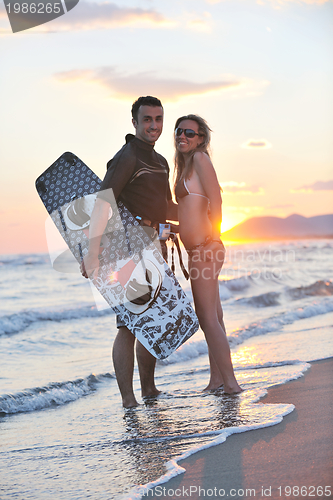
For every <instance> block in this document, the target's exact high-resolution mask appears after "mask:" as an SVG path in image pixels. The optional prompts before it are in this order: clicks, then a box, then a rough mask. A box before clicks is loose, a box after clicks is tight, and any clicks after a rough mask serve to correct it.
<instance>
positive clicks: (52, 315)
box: [0, 305, 112, 336]
mask: <svg viewBox="0 0 333 500" xmlns="http://www.w3.org/2000/svg"><path fill="white" fill-rule="evenodd" d="M111 313H112V309H110V308H109V309H104V310H102V311H99V310H97V308H96V306H92V305H89V306H81V307H79V306H78V307H76V308H75V309H65V308H62V309H59V310H56V309H30V310H24V311H21V312H19V313H15V314H9V315H5V316H0V336H1V335H6V334H13V333H19V332H22V331H23V330H25V329H26V328H28V326H29V325H31V324H32V323H36V322H37V321H64V320H72V319H80V318H91V317H95V316H105V315H107V314H111Z"/></svg>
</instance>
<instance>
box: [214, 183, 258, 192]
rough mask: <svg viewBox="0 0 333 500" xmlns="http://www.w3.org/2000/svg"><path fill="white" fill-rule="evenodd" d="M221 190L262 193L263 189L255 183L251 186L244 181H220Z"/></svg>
mask: <svg viewBox="0 0 333 500" xmlns="http://www.w3.org/2000/svg"><path fill="white" fill-rule="evenodd" d="M221 186H222V189H223V192H224V193H226V194H228V193H232V194H260V195H261V194H264V189H263V188H262V187H260V186H258V185H257V184H253V185H252V186H247V185H246V183H245V182H235V181H229V182H222V183H221Z"/></svg>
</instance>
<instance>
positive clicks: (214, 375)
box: [204, 281, 226, 391]
mask: <svg viewBox="0 0 333 500" xmlns="http://www.w3.org/2000/svg"><path fill="white" fill-rule="evenodd" d="M216 312H217V319H218V322H219V323H220V325H221V327H222V329H223V331H224V332H226V329H225V326H224V321H223V310H222V306H221V299H220V289H219V284H218V281H217V283H216ZM208 357H209V365H210V380H209V383H208V385H207V387H205V389H204V391H210V390H214V389H217V388H219V387H221V386H222V385H223V384H224V381H223V377H222V373H221V372H220V370H219V368H218V366H217V364H216V363H215V359H214V357H213V355H212V353H211V352H210V349H209V348H208Z"/></svg>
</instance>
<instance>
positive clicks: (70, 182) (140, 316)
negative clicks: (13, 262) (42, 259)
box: [36, 153, 199, 359]
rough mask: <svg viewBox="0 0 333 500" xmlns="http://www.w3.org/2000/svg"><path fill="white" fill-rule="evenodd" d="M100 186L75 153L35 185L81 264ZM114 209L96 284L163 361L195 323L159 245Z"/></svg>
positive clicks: (128, 216)
mask: <svg viewBox="0 0 333 500" xmlns="http://www.w3.org/2000/svg"><path fill="white" fill-rule="evenodd" d="M100 186H101V180H100V179H99V178H98V177H97V176H96V175H95V174H94V173H93V172H92V171H91V170H90V169H89V168H88V167H87V165H85V164H84V163H83V162H82V161H81V160H80V159H79V158H78V157H77V156H75V155H74V154H73V153H64V154H63V155H61V156H60V157H59V158H58V159H57V160H56V161H55V162H54V163H53V164H52V165H51V166H50V167H49V168H48V169H47V170H46V171H45V172H43V174H42V175H40V176H39V177H38V179H37V180H36V189H37V191H38V194H39V196H40V198H41V200H42V202H43V204H44V206H45V208H46V210H47V211H48V213H49V215H50V217H51V219H52V220H53V222H54V224H55V225H56V227H57V229H58V230H59V232H60V234H61V235H62V237H63V238H64V240H65V242H66V243H67V245H68V247H69V249H70V250H71V252H72V254H73V255H74V257H75V259H76V260H77V262H79V263H80V262H81V260H82V258H83V256H84V255H85V254H86V253H87V251H88V245H89V216H87V212H89V207H90V213H91V210H92V207H93V204H94V201H95V197H96V193H97V192H98V191H99V190H100ZM82 207H83V210H82ZM87 207H88V209H87ZM111 208H112V212H111V211H110V218H109V221H108V224H107V227H106V230H105V232H104V234H103V237H102V243H101V251H100V255H99V260H100V268H99V273H98V277H97V278H96V279H93V283H94V285H95V286H96V288H97V290H98V291H99V292H100V293H101V294H102V296H103V297H104V299H105V300H106V301H107V302H108V304H109V305H110V307H111V308H112V309H113V310H114V311H115V312H116V313H117V314H118V316H119V317H120V319H121V320H122V321H123V322H124V323H125V324H126V326H127V327H128V329H129V330H130V331H131V332H132V333H133V334H134V335H135V337H136V338H137V339H138V340H139V341H140V342H141V343H142V344H143V345H144V347H146V349H147V350H148V351H149V352H151V354H153V356H155V357H156V358H159V359H164V358H166V357H168V356H169V355H170V354H171V353H172V352H173V351H175V350H176V349H177V348H178V347H179V346H180V345H182V344H183V343H184V342H185V341H186V340H188V339H189V338H190V337H191V336H192V335H193V334H194V333H195V332H196V331H197V330H198V327H199V324H198V320H197V317H196V315H195V312H194V311H193V308H192V306H191V304H190V302H189V300H188V298H187V296H186V295H185V293H184V291H183V290H182V288H181V286H180V284H179V283H178V281H177V279H176V278H175V276H174V274H173V273H172V272H171V270H170V268H169V267H168V265H167V264H166V262H165V261H164V259H163V257H162V255H161V252H160V251H159V249H158V246H159V245H158V240H157V242H156V240H155V241H152V239H151V237H150V236H149V235H148V234H147V233H146V232H145V230H144V229H143V228H142V227H141V226H140V225H139V223H138V222H137V220H136V219H135V218H134V217H133V216H132V214H131V213H130V212H129V211H128V210H127V208H126V207H125V206H124V205H122V204H121V203H118V204H116V202H115V201H113V203H111ZM85 210H86V212H85ZM73 214H74V216H73ZM73 220H74V223H73ZM78 220H79V222H78ZM138 283H139V285H138ZM140 283H141V285H140Z"/></svg>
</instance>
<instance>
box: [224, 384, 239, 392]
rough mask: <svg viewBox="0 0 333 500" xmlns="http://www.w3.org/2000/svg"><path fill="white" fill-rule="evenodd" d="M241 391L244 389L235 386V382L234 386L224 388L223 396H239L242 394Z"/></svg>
mask: <svg viewBox="0 0 333 500" xmlns="http://www.w3.org/2000/svg"><path fill="white" fill-rule="evenodd" d="M243 390H244V389H242V388H241V386H240V385H238V384H237V382H236V384H234V385H230V386H227V385H225V386H224V393H225V394H239V393H240V392H243Z"/></svg>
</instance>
